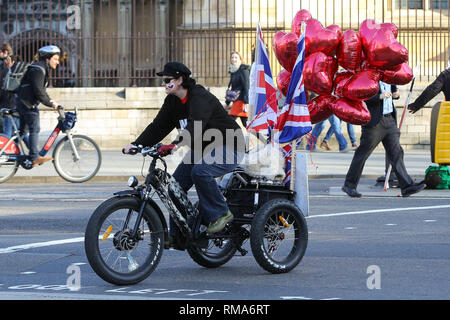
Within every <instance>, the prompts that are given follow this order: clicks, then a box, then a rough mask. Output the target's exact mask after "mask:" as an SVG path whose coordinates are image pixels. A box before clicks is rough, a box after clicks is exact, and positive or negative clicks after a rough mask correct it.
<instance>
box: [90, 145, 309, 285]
mask: <svg viewBox="0 0 450 320" xmlns="http://www.w3.org/2000/svg"><path fill="white" fill-rule="evenodd" d="M159 146H160V144H158V145H155V146H153V147H146V148H141V147H136V148H135V149H132V150H131V151H130V154H136V153H141V154H142V156H144V157H146V156H150V157H151V158H152V161H151V163H150V168H149V171H148V174H147V175H146V177H145V182H144V183H143V184H141V185H139V183H138V180H137V178H136V177H134V176H132V177H130V179H129V180H128V185H129V186H130V187H131V189H130V190H126V191H120V192H116V193H115V194H114V197H112V198H110V199H108V200H106V201H104V202H103V203H102V204H101V205H100V206H99V207H98V208H97V209H96V210H95V211H94V213H93V214H92V216H91V217H90V219H89V222H88V224H87V227H86V232H85V251H86V256H87V259H88V261H89V264H90V265H91V267H92V269H93V270H94V271H95V272H96V273H97V275H99V276H100V277H101V278H102V279H103V280H105V281H107V282H110V283H113V284H116V285H131V284H135V283H138V282H140V281H142V280H144V279H146V278H147V277H148V276H149V275H150V274H151V273H152V272H153V270H154V269H155V268H156V267H157V265H158V263H159V261H160V259H161V256H162V253H163V250H164V249H168V248H169V241H168V227H167V222H166V219H165V217H164V214H163V211H162V210H161V208H160V207H159V206H158V205H157V203H156V202H155V201H154V200H153V199H152V198H153V196H154V195H155V194H156V195H157V196H158V197H159V198H160V200H161V202H162V203H163V204H164V206H165V207H166V209H167V210H168V212H169V216H170V217H171V218H172V219H173V220H174V221H175V223H176V224H177V226H178V228H179V232H178V234H177V237H175V238H176V240H177V246H178V249H185V250H187V252H188V253H189V255H190V257H191V258H192V259H193V260H194V261H195V262H196V263H198V264H199V265H201V266H203V267H206V268H216V267H219V266H221V265H223V264H225V263H226V262H228V261H229V260H230V259H231V258H232V257H233V256H234V254H235V253H236V251H239V252H240V254H241V255H245V254H247V250H245V249H244V248H243V247H242V246H243V244H244V243H245V242H246V241H247V240H248V239H249V240H250V246H251V251H252V253H253V256H254V258H255V260H256V261H257V262H258V264H259V265H260V266H261V267H263V268H264V269H265V270H267V271H269V272H271V273H285V272H289V271H290V270H292V269H293V268H295V267H296V266H297V265H298V264H299V263H300V261H301V260H302V258H303V256H304V254H305V251H306V247H307V243H308V228H307V224H306V220H305V218H304V216H303V214H302V213H301V211H300V209H299V208H298V207H297V206H296V205H295V204H294V202H293V198H294V192H293V191H291V190H289V189H287V188H286V187H284V186H283V185H281V184H276V183H273V182H272V181H265V180H264V179H258V178H254V177H251V176H249V175H248V174H246V173H245V172H244V171H243V170H240V169H237V170H235V171H234V172H233V173H232V174H231V177H230V178H229V180H228V182H227V183H226V186H225V187H224V188H223V194H224V197H225V198H226V200H227V203H228V206H229V208H230V210H231V211H232V213H233V215H234V219H233V220H232V221H231V222H230V223H228V224H227V225H226V227H225V228H224V229H223V230H222V231H220V232H218V233H214V234H207V233H206V232H205V230H206V225H205V224H204V223H203V221H202V218H201V216H200V214H199V212H198V210H197V205H196V204H193V203H191V201H190V200H189V199H188V196H187V194H186V193H185V192H184V191H183V190H182V189H181V187H180V186H179V184H178V182H177V181H176V180H175V179H174V178H173V177H172V176H171V175H170V174H168V173H167V165H166V162H165V160H164V159H163V158H161V157H160V156H159V155H158V151H157V149H158V147H159ZM158 160H159V161H160V162H161V163H162V166H163V168H158V167H157V166H156V164H157V162H158ZM180 206H181V208H183V210H177V207H178V208H180ZM180 211H181V212H180ZM182 212H183V213H182Z"/></svg>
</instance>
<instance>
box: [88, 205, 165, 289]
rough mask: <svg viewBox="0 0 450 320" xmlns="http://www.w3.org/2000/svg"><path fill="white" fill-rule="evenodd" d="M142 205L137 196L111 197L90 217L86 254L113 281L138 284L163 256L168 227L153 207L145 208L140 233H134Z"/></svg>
mask: <svg viewBox="0 0 450 320" xmlns="http://www.w3.org/2000/svg"><path fill="white" fill-rule="evenodd" d="M140 205H141V202H140V201H139V200H138V199H136V198H134V197H115V198H111V199H108V200H106V201H105V202H103V203H102V204H101V205H100V206H99V207H98V208H97V209H96V210H95V211H94V213H93V214H92V216H91V218H90V219H89V222H88V225H87V227H86V233H85V240H84V245H85V252H86V256H87V258H88V261H89V264H90V265H91V267H92V269H93V270H94V271H95V273H96V274H97V275H98V276H99V277H101V278H102V279H103V280H105V281H107V282H109V283H112V284H116V285H132V284H136V283H138V282H140V281H142V280H144V279H146V278H147V277H148V276H149V275H150V274H151V273H152V272H153V270H154V269H155V268H156V266H157V265H158V263H159V261H160V259H161V256H162V252H163V245H164V230H163V226H162V223H161V220H160V219H159V216H158V214H157V213H156V212H155V211H154V209H153V208H151V207H150V206H147V207H146V208H145V210H144V213H143V217H142V220H141V222H140V224H139V225H138V228H137V232H136V236H135V237H133V235H132V234H133V229H134V227H135V224H136V220H137V217H138V213H139V209H140Z"/></svg>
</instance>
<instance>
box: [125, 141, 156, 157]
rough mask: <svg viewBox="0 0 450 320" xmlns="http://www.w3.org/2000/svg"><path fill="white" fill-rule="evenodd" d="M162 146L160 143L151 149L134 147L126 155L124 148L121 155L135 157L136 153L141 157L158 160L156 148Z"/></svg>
mask: <svg viewBox="0 0 450 320" xmlns="http://www.w3.org/2000/svg"><path fill="white" fill-rule="evenodd" d="M161 146H162V143H158V144H155V145H154V146H152V147H145V148H144V147H142V146H135V147H133V148H131V149H130V150H129V151H128V152H127V153H125V148H123V149H122V153H123V154H129V155H135V154H137V153H140V154H142V156H144V157H146V156H150V157H152V158H160V155H159V153H158V148H159V147H161Z"/></svg>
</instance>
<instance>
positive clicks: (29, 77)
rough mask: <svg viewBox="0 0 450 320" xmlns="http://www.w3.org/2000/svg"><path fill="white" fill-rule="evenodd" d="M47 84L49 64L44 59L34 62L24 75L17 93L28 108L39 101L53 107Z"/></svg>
mask: <svg viewBox="0 0 450 320" xmlns="http://www.w3.org/2000/svg"><path fill="white" fill-rule="evenodd" d="M47 85H48V65H47V64H46V63H45V62H43V61H38V62H34V63H32V64H31V65H30V66H29V67H28V70H27V72H26V73H25V75H24V76H23V79H22V82H21V84H20V87H19V90H18V94H17V95H18V97H19V99H20V101H21V102H22V103H23V104H24V105H26V106H27V107H28V108H32V107H33V106H37V105H38V104H39V103H42V104H44V105H46V106H47V107H52V103H51V102H50V97H49V96H48V94H47V91H46V87H47Z"/></svg>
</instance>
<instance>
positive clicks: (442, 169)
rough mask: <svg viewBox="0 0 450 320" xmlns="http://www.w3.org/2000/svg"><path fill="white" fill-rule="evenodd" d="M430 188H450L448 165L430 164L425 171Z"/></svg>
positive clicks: (426, 181)
mask: <svg viewBox="0 0 450 320" xmlns="http://www.w3.org/2000/svg"><path fill="white" fill-rule="evenodd" d="M424 182H425V183H426V185H427V188H428V189H450V169H449V167H448V166H442V165H440V166H433V165H431V166H429V167H428V168H427V170H426V171H425V180H424Z"/></svg>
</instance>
